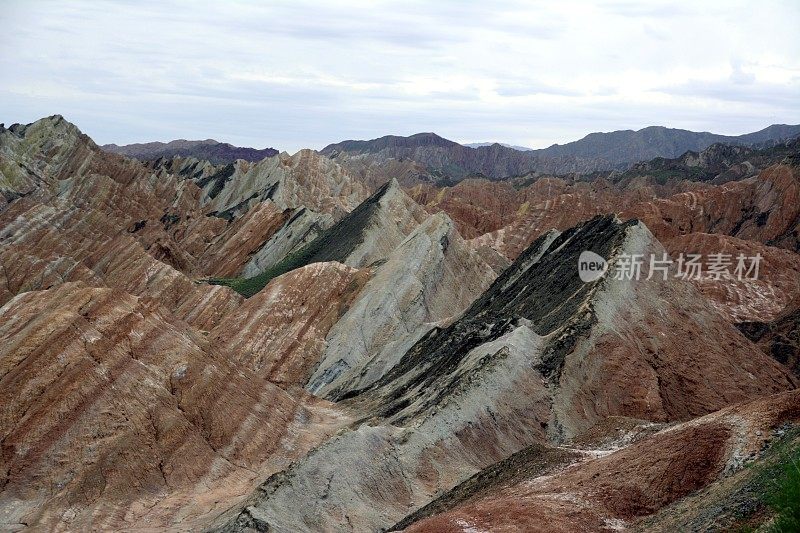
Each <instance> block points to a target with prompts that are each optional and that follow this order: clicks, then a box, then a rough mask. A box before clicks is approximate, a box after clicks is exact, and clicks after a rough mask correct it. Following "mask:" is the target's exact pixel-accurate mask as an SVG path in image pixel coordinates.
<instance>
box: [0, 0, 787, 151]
mask: <svg viewBox="0 0 800 533" xmlns="http://www.w3.org/2000/svg"><path fill="white" fill-rule="evenodd" d="M798 28H800V2H797V1H796V0H790V1H770V0H762V1H759V2H752V1H750V2H744V1H736V0H725V1H721V2H717V1H702V2H698V1H692V2H681V1H670V2H657V1H653V2H643V1H634V2H628V1H622V0H610V1H602V2H573V1H558V2H531V1H528V2H522V1H499V2H486V1H482V2H467V1H450V0H438V1H427V2H422V1H414V0H404V1H401V2H388V1H386V2H384V1H373V2H359V1H346V2H333V1H331V2H316V3H314V2H305V1H302V0H293V1H287V2H236V1H219V2H213V3H212V2H198V1H191V2H190V1H172V0H158V1H152V2H151V1H119V2H102V1H81V0H67V1H57V2H56V1H54V2H48V1H37V0H25V1H16V0H0V29H1V30H2V31H0V74H1V75H0V122H5V124H6V126H8V125H10V124H12V123H15V122H21V123H28V122H32V121H34V120H37V119H38V118H41V117H44V116H48V115H53V114H61V115H64V117H65V118H67V120H69V121H71V122H73V123H75V124H76V125H77V126H78V127H79V128H80V129H81V130H82V131H83V132H84V133H87V134H88V135H90V136H91V137H92V138H93V139H94V140H95V141H96V142H98V143H100V144H105V143H112V142H113V143H117V144H127V143H131V142H147V141H155V140H159V141H167V140H171V139H177V138H184V139H206V138H214V139H217V140H220V141H225V142H230V143H232V144H236V145H240V146H253V147H256V148H264V147H267V146H272V147H275V148H278V149H280V150H287V151H289V152H294V151H296V150H298V149H300V148H302V147H309V148H316V149H320V148H322V147H324V146H325V145H327V144H329V143H332V142H338V141H341V140H345V139H372V138H376V137H380V136H383V135H389V134H394V135H410V134H413V133H418V132H423V131H433V132H436V133H438V134H439V135H442V136H443V137H446V138H448V139H452V140H455V141H458V142H480V141H499V142H505V143H510V144H515V145H522V146H529V147H532V148H542V147H546V146H549V145H551V144H553V143H564V142H569V141H572V140H576V139H579V138H581V137H583V136H584V135H586V134H588V133H590V132H595V131H612V130H618V129H639V128H642V127H645V126H649V125H663V126H669V127H676V128H686V129H691V130H698V131H700V130H702V131H712V132H714V133H722V134H729V135H731V134H741V133H746V132H750V131H756V130H759V129H761V128H764V127H766V126H767V125H769V124H773V123H788V124H797V123H800V32H798V31H797V30H798Z"/></svg>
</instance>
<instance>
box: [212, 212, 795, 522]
mask: <svg viewBox="0 0 800 533" xmlns="http://www.w3.org/2000/svg"><path fill="white" fill-rule="evenodd" d="M587 249H589V250H593V251H594V252H596V253H598V254H600V255H601V256H604V257H606V258H608V259H609V260H610V261H611V262H612V264H613V263H614V262H615V261H616V259H617V258H619V257H620V255H621V254H622V253H627V254H632V253H644V252H647V251H649V250H653V251H654V252H658V251H662V252H663V248H661V247H660V245H659V244H658V243H657V241H655V240H654V239H653V237H652V235H651V234H650V233H649V232H648V231H647V229H646V228H645V227H644V226H642V225H641V224H639V223H636V222H629V223H625V224H623V223H619V222H617V221H615V220H614V218H613V217H605V218H597V219H595V220H593V221H591V222H589V223H587V224H585V225H583V226H581V227H578V228H575V229H573V230H570V231H567V232H564V233H563V234H560V235H558V234H555V233H549V234H548V235H547V236H546V237H542V238H541V239H540V240H539V241H537V242H535V243H534V244H533V245H532V246H531V247H530V248H529V249H528V250H526V252H525V253H524V254H522V255H521V256H520V257H519V258H518V259H517V261H516V262H515V263H514V264H513V265H511V266H510V267H509V268H508V269H507V270H506V271H505V272H504V273H503V274H502V275H501V276H500V277H499V278H498V279H497V280H496V281H495V282H494V284H493V285H492V286H491V287H490V288H489V289H488V290H487V291H486V292H485V293H484V294H483V295H482V296H481V297H480V298H479V299H478V300H476V301H475V303H473V304H472V306H471V307H470V308H469V309H468V310H467V311H466V312H465V313H464V315H463V316H462V317H461V318H459V319H458V320H456V321H455V322H454V323H452V324H451V325H449V326H447V327H443V328H437V329H434V330H432V331H431V332H429V333H428V334H427V335H425V336H424V337H423V338H422V339H421V340H420V341H419V342H417V343H416V344H415V345H414V346H413V347H412V348H411V349H410V350H409V351H408V352H407V353H406V354H405V355H404V356H403V357H402V358H401V359H400V361H399V362H398V364H397V365H395V366H394V367H393V368H392V369H391V370H390V371H389V372H388V373H386V374H385V375H383V376H382V377H381V378H380V379H378V380H377V381H376V382H375V383H374V384H373V385H371V386H369V387H367V388H366V389H364V390H355V391H352V392H350V393H348V394H347V395H346V396H347V397H348V399H347V400H346V401H344V402H340V405H343V406H346V407H347V408H348V409H349V410H350V412H352V413H354V416H360V417H363V418H364V422H362V423H361V424H360V425H358V426H357V427H356V428H355V429H353V430H352V431H349V432H345V433H343V434H341V435H339V436H338V437H336V438H334V439H332V440H330V441H329V442H327V443H326V444H324V445H322V446H321V447H319V448H318V449H316V450H315V451H314V452H313V453H311V454H309V455H308V456H307V457H305V458H304V459H303V460H301V461H299V462H297V463H296V464H295V465H294V466H293V467H292V468H290V469H289V470H287V471H286V472H284V473H282V474H281V475H279V476H273V477H272V478H270V479H269V480H267V481H266V482H265V483H264V484H263V485H262V486H261V487H260V488H259V489H258V490H257V491H256V492H255V493H254V494H253V495H252V496H251V498H250V499H249V500H248V502H247V503H246V504H245V506H244V509H243V510H241V511H239V512H234V513H232V514H230V515H228V516H226V517H225V522H224V524H222V525H221V526H220V528H221V529H222V530H240V529H243V528H245V527H254V526H256V525H258V527H262V528H263V527H266V525H269V527H274V528H277V529H279V530H284V529H285V530H296V529H308V528H310V529H314V528H319V527H331V528H337V529H354V530H366V529H373V530H374V529H377V528H380V527H388V526H390V525H392V524H394V523H396V522H397V521H398V520H400V519H401V518H402V517H403V516H405V515H407V514H409V513H410V512H412V511H414V510H415V509H417V508H419V507H421V506H423V505H425V504H427V503H428V502H430V501H431V500H432V499H433V497H435V495H436V494H438V493H441V492H442V491H444V490H449V489H450V488H451V487H453V486H455V485H456V484H457V483H459V482H461V481H463V480H464V479H466V478H467V477H469V476H470V475H472V474H474V473H476V472H478V471H479V470H481V469H482V468H485V467H486V466H489V465H490V464H492V463H495V462H497V461H500V460H502V459H505V458H506V457H508V456H509V455H511V454H513V453H515V452H518V451H520V450H522V449H523V448H525V447H527V446H530V445H532V444H537V443H542V442H545V441H547V440H550V441H556V442H559V441H561V440H563V439H565V438H572V437H575V436H578V435H580V434H581V433H583V432H585V431H587V430H588V429H589V428H591V427H592V426H594V425H595V424H596V423H598V422H600V421H602V420H604V419H605V418H606V417H608V416H628V417H635V418H640V419H645V420H651V421H669V420H687V419H690V418H692V417H695V416H698V415H702V414H705V413H708V412H711V411H714V410H716V409H719V408H721V407H724V406H725V405H728V404H730V403H731V402H736V401H741V400H745V399H748V398H754V397H758V396H759V395H764V394H769V393H772V392H777V391H781V390H785V389H789V388H792V387H793V386H794V382H793V380H792V378H791V377H790V376H789V375H788V373H787V372H786V371H785V370H783V369H782V367H781V366H780V365H779V364H777V363H776V362H775V361H773V360H771V359H770V358H768V357H767V356H765V355H764V354H761V353H760V352H759V351H757V349H756V347H755V346H754V345H753V344H752V343H750V342H749V341H748V340H747V339H746V338H744V337H743V336H741V335H739V334H738V332H737V330H736V329H735V328H733V326H731V325H730V324H729V323H728V322H727V321H726V320H725V318H724V317H723V316H722V315H721V314H719V313H718V312H717V311H716V310H714V309H713V307H711V306H710V305H708V304H706V303H704V301H703V299H702V297H700V296H699V294H698V293H697V291H696V289H694V287H692V286H691V285H690V284H688V283H684V282H681V281H680V280H672V279H670V280H668V281H660V280H659V279H657V278H654V279H653V280H651V281H633V280H615V279H613V278H610V277H606V278H602V279H601V280H598V281H595V282H590V283H586V284H584V283H583V282H581V281H580V280H579V279H578V274H577V260H578V256H579V255H580V253H581V252H582V251H584V250H587ZM634 316H635V317H636V318H635V319H634V318H633V317H634ZM642 317H644V319H642ZM712 383H713V385H712ZM288 509H292V511H291V512H288V511H287V510H288Z"/></svg>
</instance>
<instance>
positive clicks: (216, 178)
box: [195, 150, 368, 219]
mask: <svg viewBox="0 0 800 533" xmlns="http://www.w3.org/2000/svg"><path fill="white" fill-rule="evenodd" d="M195 182H196V183H197V184H198V185H199V186H200V187H201V189H202V191H203V195H202V202H203V204H204V205H207V206H209V207H210V208H211V210H213V211H215V212H217V213H230V214H232V215H237V214H239V213H243V212H246V211H247V209H248V208H249V207H251V206H252V205H254V204H255V203H257V202H259V201H263V200H271V201H272V202H274V203H275V204H276V205H277V206H278V207H279V208H280V209H295V208H299V207H307V208H308V209H311V210H312V211H316V212H317V213H325V214H329V215H331V216H333V217H334V218H335V219H339V218H341V217H342V216H343V215H344V214H345V213H348V212H349V211H351V210H352V209H353V208H354V207H355V206H356V205H358V204H359V203H361V201H362V200H364V199H366V197H367V196H368V192H367V189H366V188H365V187H364V186H363V185H361V183H360V182H358V181H354V180H352V179H351V178H350V176H349V175H348V174H347V173H346V172H345V171H344V170H343V169H342V168H341V167H340V166H339V165H337V164H336V163H334V162H333V161H331V160H330V159H328V158H327V157H324V156H321V155H320V154H318V153H317V152H315V151H313V150H300V151H299V152H297V153H296V154H295V155H293V156H290V155H288V154H286V153H282V154H280V155H278V156H275V157H268V158H266V159H263V160H261V161H259V162H257V163H252V162H249V161H244V160H238V161H236V163H232V164H231V165H227V166H224V167H214V169H213V171H212V170H210V169H204V171H203V174H202V175H201V177H200V178H199V179H195Z"/></svg>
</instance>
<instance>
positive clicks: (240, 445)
mask: <svg viewBox="0 0 800 533" xmlns="http://www.w3.org/2000/svg"><path fill="white" fill-rule="evenodd" d="M0 347H2V348H0V405H2V406H3V408H2V412H0V443H2V446H1V447H0V508H2V510H3V513H2V518H1V520H2V524H3V528H4V529H5V528H6V527H7V526H8V527H12V528H13V527H14V524H27V525H28V526H30V527H39V528H42V529H51V528H58V529H69V530H90V529H99V530H100V529H102V530H108V529H117V530H118V529H123V528H156V529H157V528H163V527H166V526H170V525H177V524H181V525H180V526H179V527H180V528H182V529H183V528H189V527H192V525H193V524H194V525H195V527H196V526H197V524H201V523H203V521H206V520H208V515H209V513H213V512H215V508H216V507H217V506H218V505H219V504H220V502H230V501H232V500H235V499H236V498H238V497H240V496H241V495H243V494H245V493H246V492H247V491H249V490H250V488H251V486H252V484H253V483H254V480H255V479H256V478H257V477H259V475H263V474H264V473H265V472H269V471H277V470H280V469H282V468H284V467H286V466H287V464H288V462H290V461H291V460H293V459H296V458H298V457H300V456H302V455H303V454H304V453H305V451H306V450H308V449H310V448H312V447H314V446H315V445H317V444H318V443H319V442H320V441H321V440H323V439H324V438H326V437H327V436H329V435H330V434H332V433H333V432H335V431H336V430H337V429H338V428H339V427H340V426H341V425H342V424H344V423H346V422H347V419H346V417H342V416H340V415H336V414H335V412H334V411H333V410H332V409H331V407H329V406H326V405H324V404H323V403H322V402H319V401H317V400H314V399H312V398H310V397H307V396H304V395H302V394H298V393H293V394H291V395H290V394H288V393H286V392H284V391H283V390H281V389H280V388H278V387H277V386H275V385H273V384H271V383H268V382H267V381H265V380H263V379H261V378H260V377H259V376H258V374H256V373H253V372H251V371H249V370H247V369H246V368H242V367H241V366H240V365H237V364H236V363H235V362H234V361H233V360H232V359H231V358H230V357H229V355H228V354H227V353H226V352H224V351H220V350H219V349H211V347H210V346H209V344H208V342H207V341H206V340H205V338H203V336H201V335H198V334H197V333H195V332H194V331H193V330H192V329H191V328H189V327H188V326H187V325H186V324H185V323H183V322H181V321H179V320H176V319H173V318H170V317H169V316H168V315H167V314H166V312H165V310H164V309H163V308H161V307H159V306H157V305H154V304H153V303H152V302H150V303H149V302H147V301H146V300H143V299H139V298H136V297H134V296H131V295H130V294H126V293H124V292H120V291H117V290H113V289H105V288H92V287H87V286H85V285H83V284H80V283H66V284H63V285H61V286H59V287H58V288H56V289H50V290H46V291H32V292H26V293H25V294H21V295H19V296H17V297H15V298H14V299H13V300H12V301H11V302H9V303H8V304H7V305H5V306H4V307H3V308H2V309H0ZM259 473H260V474H259Z"/></svg>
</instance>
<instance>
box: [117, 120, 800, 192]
mask: <svg viewBox="0 0 800 533" xmlns="http://www.w3.org/2000/svg"><path fill="white" fill-rule="evenodd" d="M798 136H800V125H786V124H775V125H772V126H769V127H767V128H764V129H763V130H760V131H757V132H753V133H748V134H745V135H738V136H730V135H718V134H714V133H709V132H694V131H689V130H681V129H674V128H665V127H662V126H650V127H647V128H643V129H641V130H638V131H633V130H620V131H612V132H608V133H590V134H589V135H587V136H586V137H584V138H582V139H580V140H578V141H574V142H570V143H567V144H563V145H560V144H554V145H552V146H550V147H548V148H543V149H536V150H534V149H529V148H524V147H520V146H512V145H507V144H501V143H472V144H467V145H462V144H459V143H456V142H454V141H451V140H448V139H445V138H443V137H440V136H439V135H437V134H435V133H417V134H415V135H410V136H408V137H402V136H396V135H387V136H384V137H380V138H377V139H372V140H368V141H361V140H347V141H342V142H339V143H335V144H330V145H328V146H326V147H325V148H323V149H322V150H321V153H322V154H323V155H325V156H327V157H330V158H331V159H334V160H335V161H336V162H337V163H339V164H341V165H342V166H344V167H345V168H347V169H348V170H349V171H350V172H351V173H353V174H354V175H355V176H357V177H359V178H360V179H361V180H362V181H363V182H365V183H368V184H369V185H370V186H371V187H375V186H379V185H381V184H383V183H385V182H386V181H388V180H389V179H391V178H393V177H394V178H397V179H398V180H399V181H400V183H401V184H403V185H406V186H407V185H413V184H415V183H420V182H442V181H444V182H449V181H460V180H461V179H463V178H466V177H468V176H484V177H488V178H491V179H502V178H507V177H510V176H520V175H525V174H531V173H534V174H556V175H561V174H573V173H574V174H586V173H591V172H596V171H610V170H626V169H628V168H630V167H631V166H632V165H634V164H636V163H638V162H641V161H649V160H651V159H654V158H659V157H661V158H666V159H674V158H678V157H680V156H682V155H683V154H685V153H686V152H689V151H692V152H701V151H703V150H705V149H706V148H708V147H709V146H711V145H712V144H725V145H736V146H746V147H752V146H757V147H763V146H765V145H771V144H774V143H777V142H778V141H781V140H786V139H792V138H794V137H798ZM102 148H103V149H104V150H106V151H109V152H114V153H117V154H122V155H125V156H128V157H132V158H135V159H139V160H154V159H158V158H162V157H165V158H172V157H174V156H181V157H195V158H197V159H204V160H208V161H210V162H212V163H214V164H225V163H230V162H232V161H235V160H236V159H244V160H247V161H260V160H261V159H264V158H265V157H271V156H274V155H277V154H278V151H277V150H275V149H274V148H265V149H263V150H258V149H255V148H246V147H237V146H232V145H230V144H228V143H220V142H218V141H215V140H213V139H207V140H204V141H187V140H183V139H181V140H176V141H171V142H168V143H162V142H151V143H144V144H129V145H125V146H118V145H116V144H107V145H105V146H103V147H102Z"/></svg>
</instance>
